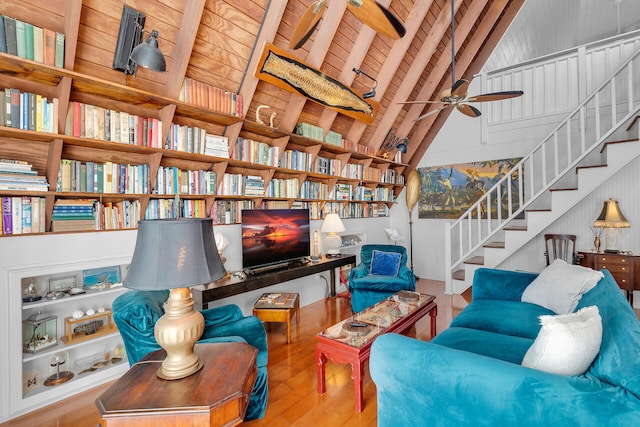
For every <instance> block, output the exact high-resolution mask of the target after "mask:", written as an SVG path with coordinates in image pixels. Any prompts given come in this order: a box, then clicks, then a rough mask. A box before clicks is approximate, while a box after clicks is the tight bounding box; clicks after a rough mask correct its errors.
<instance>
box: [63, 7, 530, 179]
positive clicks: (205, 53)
mask: <svg viewBox="0 0 640 427" xmlns="http://www.w3.org/2000/svg"><path fill="white" fill-rule="evenodd" d="M346 1H347V0H327V9H326V11H325V13H324V15H323V18H322V20H321V21H320V24H319V25H318V27H317V29H316V30H315V31H314V33H313V34H312V35H311V37H310V38H309V40H308V41H307V42H306V43H305V44H304V45H303V46H302V48H300V49H298V50H295V51H292V50H290V49H289V39H290V38H291V35H292V34H293V30H294V28H295V26H296V25H297V23H298V21H299V19H300V18H301V16H302V15H303V13H304V12H305V11H306V9H307V8H308V6H309V5H310V4H311V3H312V0H290V1H285V0H161V1H152V0H127V1H122V0H111V1H108V2H104V1H102V0H84V2H83V8H82V14H81V25H80V30H79V36H78V46H77V50H76V61H75V64H74V69H75V70H76V71H79V72H82V73H87V74H91V75H94V76H97V77H101V78H104V79H106V80H110V81H115V82H118V83H123V84H127V85H130V86H134V87H138V88H141V89H145V90H150V91H153V92H157V93H161V94H163V95H166V96H175V97H177V93H178V91H179V89H180V86H181V85H182V78H183V76H185V75H186V76H187V77H191V78H194V79H197V80H200V81H202V82H204V83H207V84H210V85H213V86H216V87H219V88H222V89H225V90H227V91H231V92H237V93H240V94H242V95H243V96H244V98H245V116H246V117H247V118H248V119H249V120H255V110H256V108H257V107H258V106H259V105H262V104H267V105H270V106H271V107H272V109H273V111H275V112H277V113H278V120H276V123H275V124H276V125H278V126H279V127H280V129H282V130H285V131H289V132H291V131H293V129H294V128H295V125H296V123H298V122H308V123H311V124H314V125H318V126H321V127H322V128H324V129H325V132H326V131H328V130H329V129H331V130H333V131H335V132H339V133H341V134H342V135H343V137H344V138H346V139H347V140H349V141H352V142H357V143H360V144H363V145H367V146H369V147H372V148H374V149H378V148H380V146H381V145H382V143H383V142H384V140H385V137H387V135H388V133H389V132H391V134H392V135H395V136H397V137H398V138H405V137H407V138H409V144H408V151H407V154H406V155H405V156H404V157H403V163H407V164H409V166H410V168H408V170H409V169H411V168H414V167H416V165H417V164H418V163H419V161H420V159H421V158H422V156H423V155H424V153H425V152H426V150H427V148H428V147H429V144H430V143H431V141H432V140H433V139H434V137H435V135H436V134H437V132H438V130H439V129H440V128H441V127H442V125H443V123H444V122H445V121H446V119H447V116H448V114H449V113H450V111H451V109H446V110H444V111H442V112H440V113H439V114H437V115H432V116H429V117H428V118H427V119H425V120H422V121H420V122H414V119H415V118H416V117H418V116H419V115H421V114H424V113H425V112H426V111H428V110H426V109H425V107H424V106H423V105H413V106H412V105H401V104H398V102H401V101H411V100H416V99H420V100H423V99H433V98H437V97H438V94H439V93H440V91H442V90H443V89H446V88H449V87H450V86H451V82H452V77H451V3H450V1H449V0H379V3H380V4H381V5H383V6H386V7H388V8H389V10H391V11H392V12H393V13H394V14H395V15H396V16H397V17H398V18H399V19H400V20H401V21H402V22H403V23H404V25H405V27H406V30H407V33H406V35H405V36H404V37H403V38H401V39H399V40H392V39H390V38H388V37H386V36H384V35H380V34H376V33H375V32H374V31H373V30H372V29H370V28H369V27H368V26H366V25H364V24H363V23H362V22H361V21H359V20H358V19H357V18H356V17H355V15H353V14H352V13H351V12H350V11H349V10H348V9H347V7H346ZM453 1H454V5H455V24H456V25H455V27H456V33H455V37H454V40H455V46H454V48H455V52H456V63H455V64H456V66H455V74H456V75H455V79H459V78H466V79H469V80H470V79H471V78H472V76H473V75H474V74H476V73H478V72H479V71H480V70H481V68H482V66H483V64H484V63H485V61H486V60H487V58H488V57H489V55H490V54H491V52H492V51H493V49H494V48H495V46H496V45H497V43H498V41H499V40H500V39H501V37H502V35H503V34H504V32H505V31H506V29H507V28H508V26H509V24H510V23H511V22H512V20H513V19H514V17H515V16H516V13H517V12H518V10H519V9H520V7H521V6H522V4H523V3H524V0H453ZM52 3H64V2H63V1H62V0H53V1H52ZM124 4H127V5H129V6H131V7H133V8H135V9H137V10H139V11H141V12H142V13H144V14H145V15H146V23H145V34H147V33H148V32H149V31H151V30H152V29H157V30H158V31H159V33H160V38H159V44H160V48H161V50H162V51H163V52H164V54H165V58H166V59H167V72H166V73H154V72H151V71H148V70H144V69H140V71H139V72H138V75H137V77H136V78H134V77H131V76H126V75H124V74H123V73H120V72H118V71H114V70H112V69H111V63H112V60H113V51H114V47H115V44H116V39H117V32H118V26H119V22H120V16H121V13H122V6H123V5H124ZM59 6H60V8H58V10H61V9H64V6H63V5H62V4H60V5H59ZM53 9H54V10H55V5H54V7H53ZM266 41H268V42H272V43H273V44H275V45H276V46H278V47H280V48H283V49H285V50H287V51H289V52H291V53H292V54H293V55H294V56H296V57H297V58H299V59H300V60H302V61H305V62H307V63H309V64H311V65H312V66H314V67H316V68H318V69H320V70H321V71H322V72H324V73H325V74H327V75H329V76H331V77H333V78H335V79H337V80H339V81H340V82H342V83H344V84H345V85H350V86H352V87H353V88H354V89H355V90H357V91H360V92H366V91H368V90H369V89H370V88H371V84H372V82H371V80H369V79H367V78H366V77H365V76H362V75H359V76H356V74H355V73H354V72H353V71H352V69H353V68H354V67H355V68H359V69H361V70H363V71H364V72H365V73H367V74H369V75H370V76H373V77H374V78H376V79H377V81H378V85H377V89H376V93H377V95H376V97H375V98H374V100H376V101H378V102H379V103H380V109H379V111H378V113H377V114H376V117H375V119H374V121H373V123H372V124H370V125H366V124H364V123H362V122H359V121H356V120H354V119H352V118H349V117H347V116H344V115H342V114H338V113H336V112H335V111H333V110H330V109H327V108H324V107H322V106H320V105H319V104H316V103H313V102H310V101H306V100H305V98H303V97H301V96H299V95H293V94H291V93H289V92H286V91H284V90H282V89H279V88H277V87H275V86H273V85H270V84H268V83H265V82H262V81H259V80H257V79H256V77H255V70H256V64H257V62H258V59H259V56H260V54H261V53H262V49H263V46H264V43H265V42H266ZM515 89H517V88H515ZM223 130H224V129H223Z"/></svg>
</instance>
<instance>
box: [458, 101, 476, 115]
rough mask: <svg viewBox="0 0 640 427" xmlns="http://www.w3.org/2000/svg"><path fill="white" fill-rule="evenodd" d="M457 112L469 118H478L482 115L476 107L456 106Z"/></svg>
mask: <svg viewBox="0 0 640 427" xmlns="http://www.w3.org/2000/svg"><path fill="white" fill-rule="evenodd" d="M457 108H458V110H459V111H460V112H461V113H462V114H465V115H467V116H469V117H480V116H481V115H482V113H481V112H480V110H478V109H477V108H476V107H474V106H471V105H468V104H458V106H457Z"/></svg>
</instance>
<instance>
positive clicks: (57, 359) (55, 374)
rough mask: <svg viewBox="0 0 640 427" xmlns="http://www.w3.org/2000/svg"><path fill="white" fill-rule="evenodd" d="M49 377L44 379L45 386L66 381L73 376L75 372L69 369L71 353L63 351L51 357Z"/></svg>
mask: <svg viewBox="0 0 640 427" xmlns="http://www.w3.org/2000/svg"><path fill="white" fill-rule="evenodd" d="M49 373H50V374H51V375H49V378H47V379H46V380H45V381H44V385H45V386H47V387H48V386H52V385H58V384H62V383H66V382H67V381H69V380H70V379H71V378H73V372H71V371H70V370H69V353H67V352H66V351H61V352H60V353H56V354H54V355H53V356H51V359H49Z"/></svg>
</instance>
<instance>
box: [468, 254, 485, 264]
mask: <svg viewBox="0 0 640 427" xmlns="http://www.w3.org/2000/svg"><path fill="white" fill-rule="evenodd" d="M464 263H465V264H477V265H483V264H484V257H483V256H474V257H471V258H469V259H468V260H466V261H465V262H464Z"/></svg>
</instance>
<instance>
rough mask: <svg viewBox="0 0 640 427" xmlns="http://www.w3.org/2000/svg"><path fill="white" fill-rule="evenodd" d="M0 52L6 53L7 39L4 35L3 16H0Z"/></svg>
mask: <svg viewBox="0 0 640 427" xmlns="http://www.w3.org/2000/svg"><path fill="white" fill-rule="evenodd" d="M0 52H5V53H6V52H7V37H6V35H5V33H4V16H3V15H0Z"/></svg>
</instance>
